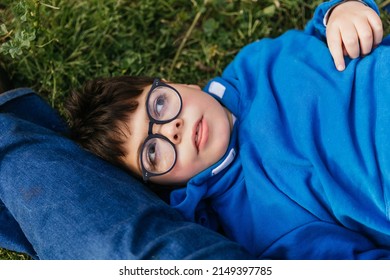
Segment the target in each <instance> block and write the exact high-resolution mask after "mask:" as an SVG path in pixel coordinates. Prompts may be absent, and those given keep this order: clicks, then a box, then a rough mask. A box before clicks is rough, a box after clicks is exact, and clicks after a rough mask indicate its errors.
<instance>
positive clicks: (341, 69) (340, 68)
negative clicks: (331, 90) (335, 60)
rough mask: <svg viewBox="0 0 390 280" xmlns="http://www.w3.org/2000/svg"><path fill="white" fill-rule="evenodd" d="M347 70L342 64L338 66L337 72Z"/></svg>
mask: <svg viewBox="0 0 390 280" xmlns="http://www.w3.org/2000/svg"><path fill="white" fill-rule="evenodd" d="M344 69H345V66H344V65H342V64H339V65H337V70H339V71H343V70H344Z"/></svg>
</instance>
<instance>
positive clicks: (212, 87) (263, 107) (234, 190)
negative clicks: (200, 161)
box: [171, 0, 390, 259]
mask: <svg viewBox="0 0 390 280" xmlns="http://www.w3.org/2000/svg"><path fill="white" fill-rule="evenodd" d="M339 2H340V1H330V2H327V3H324V4H322V5H320V6H319V7H318V8H317V9H316V11H315V14H314V18H313V19H312V20H311V21H310V22H309V23H308V25H307V27H306V29H305V30H304V31H297V30H293V31H288V32H287V33H285V34H284V35H282V36H280V37H278V38H276V39H263V40H261V41H258V42H254V43H252V44H250V45H248V46H246V47H244V48H243V49H242V51H240V53H239V54H238V55H237V57H236V58H235V59H234V60H233V62H232V63H231V64H229V65H228V67H227V68H226V69H225V71H224V72H223V74H222V76H221V77H217V78H215V79H213V80H211V81H210V82H209V84H208V85H207V86H206V88H205V91H206V92H209V93H210V94H212V95H213V96H214V97H215V98H217V99H218V100H219V101H220V102H221V103H222V104H223V105H224V106H226V107H227V108H228V109H229V110H230V111H231V112H232V113H233V114H234V116H235V123H234V127H233V133H232V136H231V141H230V144H229V148H228V150H227V152H226V154H225V156H224V157H223V158H222V159H221V160H220V161H219V162H217V163H216V164H215V165H213V166H211V167H210V168H208V169H207V170H204V171H203V172H202V173H200V174H198V175H197V176H195V177H194V178H192V179H191V180H190V182H189V183H188V184H187V187H186V188H183V189H179V190H175V191H173V192H172V193H171V205H172V206H173V207H174V208H176V209H178V210H179V211H180V212H181V213H182V214H183V215H184V216H185V217H186V218H187V219H189V220H192V221H194V222H197V223H201V224H203V225H204V226H207V227H209V228H211V229H214V230H220V231H222V232H223V233H224V234H225V235H226V236H227V237H229V238H230V239H232V240H235V241H237V242H239V243H240V244H242V245H243V246H244V247H245V248H246V249H247V250H248V251H249V252H251V253H252V254H254V255H255V256H257V257H258V258H271V259H379V258H390V82H389V80H390V47H389V44H390V38H385V39H384V41H383V43H382V44H381V45H380V46H379V47H378V48H376V49H375V50H374V51H373V53H372V54H370V55H369V56H367V57H364V58H359V59H354V60H349V59H347V68H346V70H345V71H343V72H338V71H337V70H336V68H335V65H334V63H333V60H332V57H331V55H330V52H329V49H328V48H327V45H326V42H325V26H324V25H323V18H324V15H325V13H326V12H327V11H328V10H329V9H330V8H331V7H333V6H334V5H335V4H337V3H339ZM365 2H366V4H367V5H369V6H370V7H372V8H373V9H375V10H376V11H377V12H379V11H378V8H377V6H376V4H375V2H374V1H369V0H368V1H365Z"/></svg>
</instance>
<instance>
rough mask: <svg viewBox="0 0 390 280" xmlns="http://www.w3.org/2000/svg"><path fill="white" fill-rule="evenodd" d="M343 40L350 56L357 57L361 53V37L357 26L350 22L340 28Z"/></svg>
mask: <svg viewBox="0 0 390 280" xmlns="http://www.w3.org/2000/svg"><path fill="white" fill-rule="evenodd" d="M340 34H341V40H342V41H343V44H344V46H345V49H346V51H347V53H348V56H349V57H350V58H352V59H353V58H357V57H359V55H360V46H359V37H358V34H357V31H356V28H355V26H354V25H352V24H348V25H345V26H343V27H342V29H340Z"/></svg>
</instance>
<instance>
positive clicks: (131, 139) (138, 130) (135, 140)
mask: <svg viewBox="0 0 390 280" xmlns="http://www.w3.org/2000/svg"><path fill="white" fill-rule="evenodd" d="M151 87H152V86H151V85H150V86H147V87H145V88H144V89H143V91H142V94H140V96H139V97H138V99H137V101H138V104H139V105H138V107H137V109H136V110H135V111H134V112H133V113H132V114H130V115H129V117H128V119H127V121H126V123H125V124H124V125H125V126H126V129H125V131H126V133H125V134H126V140H125V144H124V148H125V150H126V157H125V159H124V160H125V163H126V165H127V166H128V167H129V169H130V170H131V171H132V172H133V173H135V174H137V175H140V176H141V169H140V165H139V152H140V151H139V150H140V148H141V146H142V143H143V141H144V140H145V138H146V137H147V134H148V125H149V118H148V115H147V112H146V106H145V103H146V97H147V94H148V92H149V91H150V89H151Z"/></svg>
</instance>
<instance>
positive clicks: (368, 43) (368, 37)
mask: <svg viewBox="0 0 390 280" xmlns="http://www.w3.org/2000/svg"><path fill="white" fill-rule="evenodd" d="M364 3H365V4H366V5H365V4H363V3H362V2H361V1H357V0H350V1H329V2H326V3H323V4H321V5H320V6H318V8H317V9H316V11H315V13H314V17H313V19H312V20H311V21H310V22H309V23H308V25H307V27H306V29H305V31H306V32H307V33H309V34H312V35H315V36H317V37H319V38H321V39H322V40H324V41H325V40H326V42H327V44H328V46H329V50H330V52H331V54H332V57H333V59H334V62H335V65H336V67H337V69H338V70H340V71H342V70H344V68H345V62H344V55H348V56H350V57H351V58H356V57H358V56H359V55H360V54H362V55H366V54H368V53H370V52H371V50H372V49H373V48H374V47H375V46H376V45H378V44H379V43H380V42H381V40H382V36H383V28H382V23H381V20H380V18H379V10H378V7H377V5H376V4H375V2H374V1H372V0H365V1H364ZM325 24H326V25H325Z"/></svg>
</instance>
